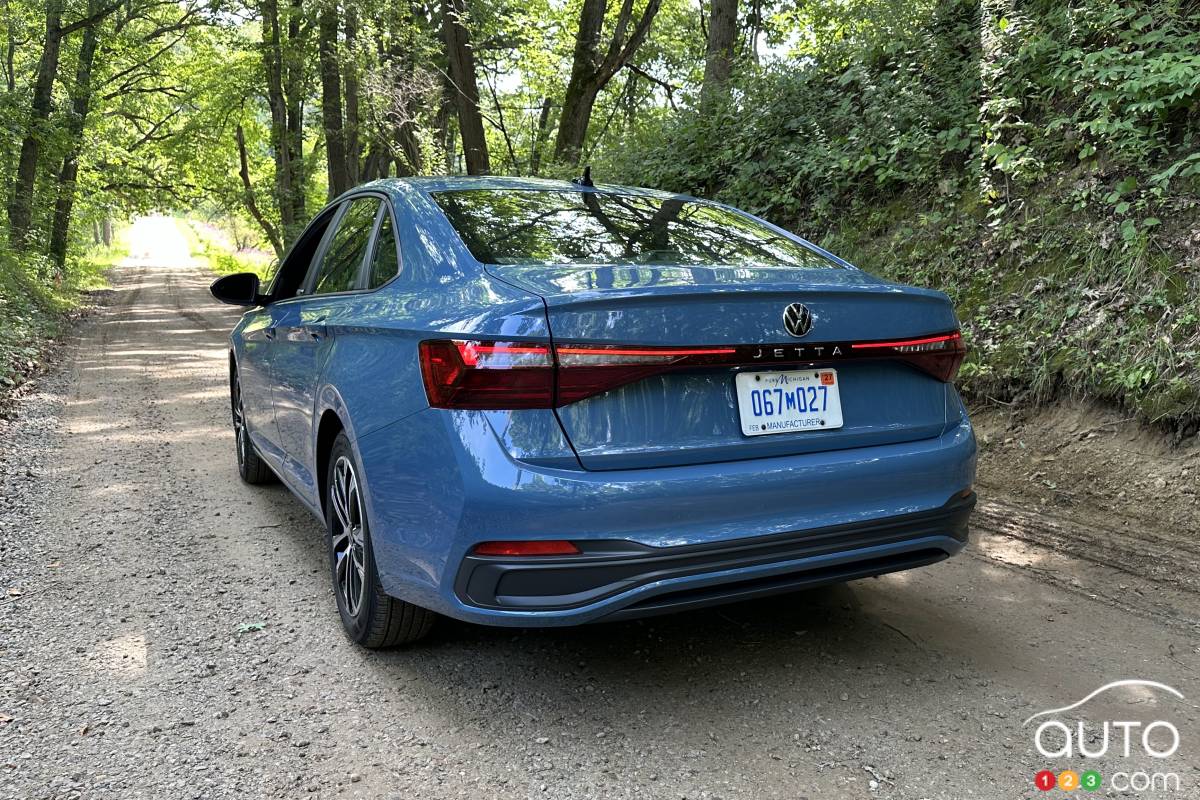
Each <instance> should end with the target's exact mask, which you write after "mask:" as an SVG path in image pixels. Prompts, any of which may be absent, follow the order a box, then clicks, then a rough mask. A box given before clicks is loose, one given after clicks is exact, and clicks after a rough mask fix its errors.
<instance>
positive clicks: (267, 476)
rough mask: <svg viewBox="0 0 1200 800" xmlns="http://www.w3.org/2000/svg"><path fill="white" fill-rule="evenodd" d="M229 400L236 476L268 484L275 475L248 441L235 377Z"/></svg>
mask: <svg viewBox="0 0 1200 800" xmlns="http://www.w3.org/2000/svg"><path fill="white" fill-rule="evenodd" d="M232 384H233V385H232V386H231V387H230V388H231V390H232V391H231V392H230V395H231V400H232V405H233V436H234V445H235V447H236V448H237V465H238V474H239V475H241V476H242V480H244V481H245V482H246V483H251V484H260V483H270V482H271V481H273V480H275V473H273V472H271V468H270V467H268V466H267V463H266V462H265V461H263V460H262V458H261V457H260V456H259V455H258V451H257V450H255V449H254V442H252V441H251V440H250V431H249V430H248V429H247V428H246V409H245V407H244V406H243V405H242V386H241V383H240V382H239V381H238V378H237V375H236V374H235V375H234V376H233V381H232Z"/></svg>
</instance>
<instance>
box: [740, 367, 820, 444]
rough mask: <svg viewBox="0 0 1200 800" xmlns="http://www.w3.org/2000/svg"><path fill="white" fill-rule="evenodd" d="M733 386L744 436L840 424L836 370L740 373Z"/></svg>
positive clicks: (815, 429)
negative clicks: (735, 391)
mask: <svg viewBox="0 0 1200 800" xmlns="http://www.w3.org/2000/svg"><path fill="white" fill-rule="evenodd" d="M734 388H735V389H736V390H737V399H738V413H739V414H740V415H741V418H742V433H744V434H745V435H747V436H762V435H764V434H768V433H794V432H797V431H828V430H833V429H834V428H840V427H842V398H841V395H840V394H838V379H837V371H836V370H832V369H813V370H794V371H791V372H739V373H738V374H737V376H736V377H735V378H734Z"/></svg>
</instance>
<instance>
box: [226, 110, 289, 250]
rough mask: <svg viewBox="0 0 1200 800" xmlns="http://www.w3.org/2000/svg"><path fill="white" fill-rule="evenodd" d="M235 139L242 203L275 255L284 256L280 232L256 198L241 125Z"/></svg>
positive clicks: (235, 133)
mask: <svg viewBox="0 0 1200 800" xmlns="http://www.w3.org/2000/svg"><path fill="white" fill-rule="evenodd" d="M234 137H235V138H236V139H237V149H238V175H240V176H241V178H242V189H243V190H244V191H243V194H242V202H243V203H245V205H246V210H247V211H249V212H250V216H252V217H254V221H255V222H257V223H258V225H259V227H261V228H262V229H263V233H265V234H267V239H269V240H270V241H271V247H273V248H274V249H275V255H276V256H279V257H282V256H283V242H282V241H281V240H280V238H279V231H277V230H276V229H275V226H274V225H272V224H271V221H270V220H268V219H267V218H266V217H265V216H264V215H263V213H262V210H261V209H259V207H258V201H257V200H256V199H255V198H254V185H253V184H251V183H250V161H249V159H248V158H247V157H246V134H245V133H244V132H243V131H242V126H241V124H240V123H239V124H238V126H237V128H236V129H235V131H234Z"/></svg>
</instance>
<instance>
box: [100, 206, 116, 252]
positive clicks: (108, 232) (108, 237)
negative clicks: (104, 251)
mask: <svg viewBox="0 0 1200 800" xmlns="http://www.w3.org/2000/svg"><path fill="white" fill-rule="evenodd" d="M100 236H101V238H103V239H104V246H105V247H112V243H113V226H112V217H110V216H109V215H108V214H107V213H106V214H105V215H104V224H103V225H101V226H100Z"/></svg>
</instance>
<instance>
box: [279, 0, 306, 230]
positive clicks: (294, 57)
mask: <svg viewBox="0 0 1200 800" xmlns="http://www.w3.org/2000/svg"><path fill="white" fill-rule="evenodd" d="M303 5H304V4H303V0H291V4H290V6H291V7H290V8H289V9H288V41H287V43H288V48H287V50H286V51H285V52H286V53H287V55H288V60H287V62H286V63H287V72H286V73H285V74H286V82H285V84H284V91H285V92H286V93H287V104H288V105H287V113H288V147H289V148H291V154H290V156H289V162H290V164H291V167H292V196H291V200H292V216H293V218H294V223H293V227H292V229H291V230H289V231H288V232H287V241H286V242H285V244H289V245H290V244H291V243H292V242H293V241H295V239H296V237H297V236H298V235H300V231H301V230H302V229H303V228H304V226H305V225H307V224H308V214H307V212H306V211H305V206H306V202H305V197H304V189H305V186H306V184H307V175H306V173H305V167H304V100H305V97H306V96H307V95H306V92H305V88H306V87H305V85H304V74H305V71H306V70H307V69H308V63H307V62H308V57H309V56H308V51H307V49H306V48H305V46H304V44H305V43H304V41H303V39H302V37H301V34H300V28H301V24H302V23H303V21H304V8H303Z"/></svg>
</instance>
